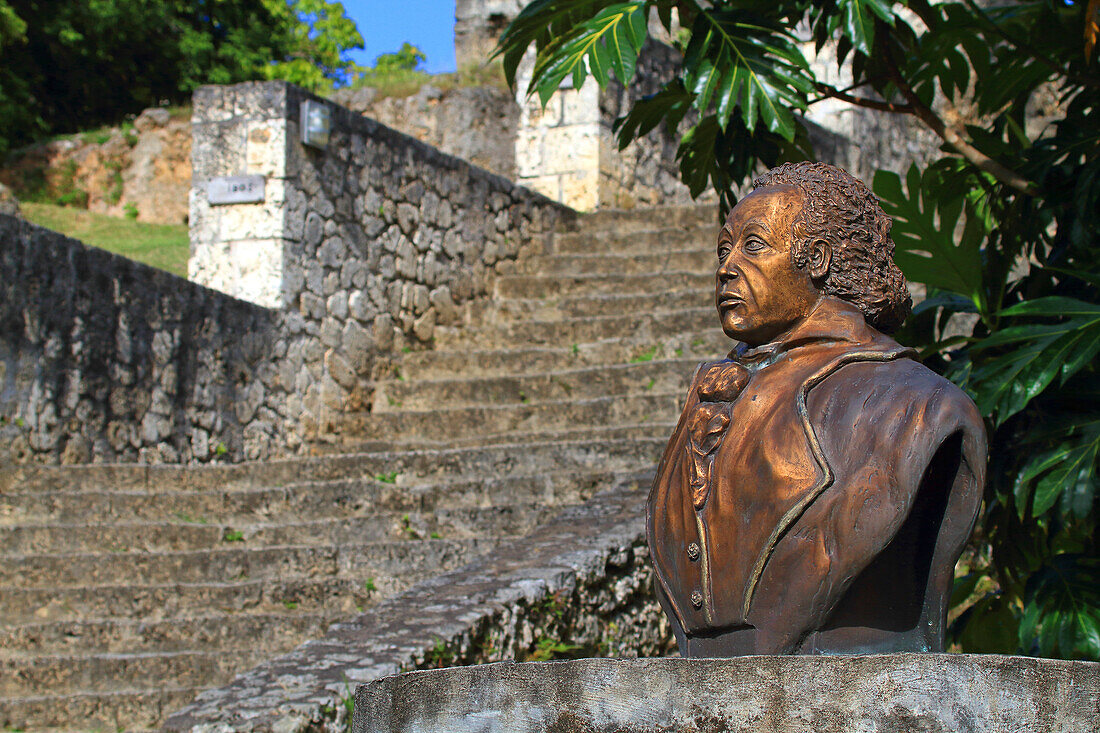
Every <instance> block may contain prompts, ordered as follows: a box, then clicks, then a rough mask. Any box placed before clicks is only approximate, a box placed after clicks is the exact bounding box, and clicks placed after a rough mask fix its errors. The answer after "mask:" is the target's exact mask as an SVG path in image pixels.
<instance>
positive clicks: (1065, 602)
mask: <svg viewBox="0 0 1100 733" xmlns="http://www.w3.org/2000/svg"><path fill="white" fill-rule="evenodd" d="M1020 647H1021V648H1022V649H1023V650H1024V651H1025V652H1030V653H1033V654H1034V653H1037V654H1039V655H1041V656H1044V657H1049V656H1055V655H1057V656H1061V657H1064V658H1074V657H1078V658H1089V659H1096V658H1097V657H1100V560H1098V559H1097V558H1095V557H1085V556H1082V555H1079V554H1068V553H1067V554H1059V555H1055V556H1054V557H1052V558H1051V559H1050V562H1049V563H1048V564H1047V565H1045V566H1043V567H1041V568H1040V569H1039V570H1038V571H1037V572H1035V573H1033V574H1032V576H1031V577H1030V578H1029V579H1028V582H1027V590H1026V595H1025V599H1024V615H1023V618H1022V619H1021V622H1020Z"/></svg>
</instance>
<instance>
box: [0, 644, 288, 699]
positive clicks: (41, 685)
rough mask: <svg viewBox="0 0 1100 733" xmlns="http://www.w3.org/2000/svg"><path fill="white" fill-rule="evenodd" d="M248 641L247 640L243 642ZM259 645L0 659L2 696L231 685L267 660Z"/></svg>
mask: <svg viewBox="0 0 1100 733" xmlns="http://www.w3.org/2000/svg"><path fill="white" fill-rule="evenodd" d="M241 641H244V640H241ZM269 656H270V655H269V653H268V652H267V651H266V650H264V649H263V648H260V646H259V645H252V646H244V647H242V648H237V649H228V650H219V651H214V652H206V651H184V652H146V653H128V654H90V655H84V654H57V655H41V656H35V657H30V658H21V659H13V658H0V695H3V696H5V697H21V696H29V695H34V694H35V693H38V692H41V691H42V690H45V689H49V690H55V691H59V692H60V691H62V690H65V691H70V692H111V691H112V690H116V689H118V688H124V689H125V688H131V689H133V688H138V689H140V687H141V686H148V687H149V689H154V690H155V689H157V687H158V686H160V685H165V686H167V687H195V686H200V685H211V684H217V683H218V682H221V681H226V680H228V679H229V678H230V677H232V675H233V674H234V673H235V672H238V671H240V670H242V669H247V668H248V667H250V666H252V665H253V664H257V663H259V662H262V661H264V659H265V658H267V657H269Z"/></svg>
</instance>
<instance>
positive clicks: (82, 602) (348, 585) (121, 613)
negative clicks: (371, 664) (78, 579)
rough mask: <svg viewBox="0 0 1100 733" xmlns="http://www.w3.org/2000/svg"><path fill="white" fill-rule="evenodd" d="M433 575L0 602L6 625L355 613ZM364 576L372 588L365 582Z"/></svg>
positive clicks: (32, 592) (87, 592)
mask: <svg viewBox="0 0 1100 733" xmlns="http://www.w3.org/2000/svg"><path fill="white" fill-rule="evenodd" d="M434 574H435V573H434V572H432V571H426V572H421V573H412V572H410V573H407V574H406V575H403V576H401V577H396V578H390V577H374V576H370V575H366V574H364V575H361V576H358V577H355V576H352V575H350V574H349V575H347V576H327V577H323V578H288V579H283V578H278V579H274V580H271V579H265V580H247V581H235V582H230V583H164V584H159V585H158V584H152V585H150V584H145V585H129V584H121V585H86V586H76V587H69V588H59V587H53V586H47V587H39V588H5V589H4V590H3V597H2V599H0V602H2V604H3V609H2V610H3V613H4V617H3V625H4V626H9V625H10V626H15V625H18V624H24V623H45V622H48V621H79V620H81V619H86V618H118V619H133V620H137V621H141V622H143V623H144V622H150V621H157V620H160V619H170V618H173V617H175V616H196V615H201V614H203V613H209V612H210V611H212V610H220V611H225V612H227V613H278V612H280V611H285V610H287V609H288V608H289V607H290V606H293V607H294V608H295V609H296V610H298V611H300V612H303V613H306V612H310V613H312V612H318V613H319V612H324V611H331V610H333V609H337V610H340V611H342V612H344V613H354V612H355V610H356V607H357V606H366V605H369V604H370V603H371V602H373V601H374V600H375V599H376V598H385V597H389V596H390V595H393V594H394V593H397V592H400V591H401V590H403V589H405V588H406V587H408V585H409V584H411V583H413V582H416V581H418V580H423V579H424V577H426V576H427V575H434ZM367 580H370V584H371V585H372V586H374V587H375V588H376V590H373V591H372V590H369V589H368V588H367V587H366V582H367Z"/></svg>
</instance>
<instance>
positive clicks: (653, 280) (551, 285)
mask: <svg viewBox="0 0 1100 733" xmlns="http://www.w3.org/2000/svg"><path fill="white" fill-rule="evenodd" d="M713 289H714V273H713V272H688V271H684V270H670V271H668V272H661V273H648V274H642V275H622V274H618V273H616V274H610V275H609V274H602V275H599V274H597V275H581V274H576V275H505V276H502V277H499V278H497V281H496V286H495V292H494V297H497V298H553V297H555V296H562V295H595V294H599V293H603V294H610V293H624V292H625V293H643V294H653V295H655V294H658V293H665V292H668V291H670V290H696V291H707V290H713Z"/></svg>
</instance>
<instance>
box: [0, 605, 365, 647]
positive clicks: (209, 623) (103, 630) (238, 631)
mask: <svg viewBox="0 0 1100 733" xmlns="http://www.w3.org/2000/svg"><path fill="white" fill-rule="evenodd" d="M280 611H281V612H274V611H272V612H267V613H224V612H216V611H207V612H205V613H204V614H203V615H198V616H175V617H173V618H170V619H163V620H145V619H117V618H108V619H87V620H75V621H48V622H38V623H24V624H20V625H16V626H0V650H2V651H0V657H4V656H10V657H11V658H13V659H18V658H25V657H30V656H34V655H58V654H81V653H82V654H126V653H148V652H160V653H163V652H180V651H188V650H193V649H210V650H213V649H232V648H234V646H235V645H237V644H240V642H241V640H242V639H251V640H254V641H255V642H256V644H257V646H262V647H263V648H265V649H267V650H275V649H281V650H286V649H290V648H293V647H294V646H295V645H297V644H298V643H300V642H301V641H302V640H303V639H308V638H310V637H313V636H318V635H320V634H323V633H324V632H325V629H327V628H328V627H329V625H331V624H333V623H335V622H336V621H339V620H340V619H342V618H343V617H344V616H346V613H345V612H343V611H341V610H340V609H331V610H328V611H304V610H301V609H299V608H294V609H289V608H283V609H280Z"/></svg>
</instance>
